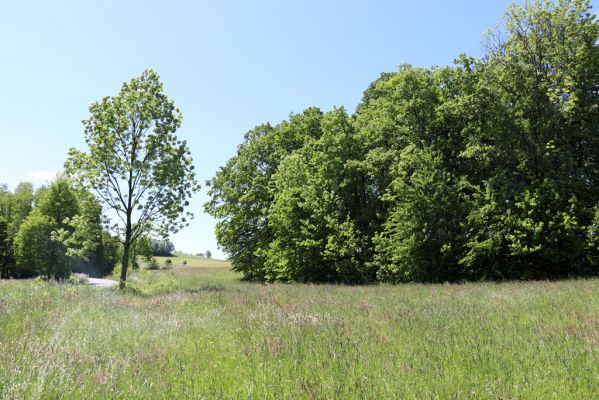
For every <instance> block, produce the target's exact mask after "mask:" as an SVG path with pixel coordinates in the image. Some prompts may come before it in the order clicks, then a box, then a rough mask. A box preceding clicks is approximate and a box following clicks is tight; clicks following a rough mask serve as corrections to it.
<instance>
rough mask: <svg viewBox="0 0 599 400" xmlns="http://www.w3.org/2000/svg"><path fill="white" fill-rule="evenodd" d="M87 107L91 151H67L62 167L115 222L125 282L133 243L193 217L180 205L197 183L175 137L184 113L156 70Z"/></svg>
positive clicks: (113, 227)
mask: <svg viewBox="0 0 599 400" xmlns="http://www.w3.org/2000/svg"><path fill="white" fill-rule="evenodd" d="M89 111H90V113H91V115H90V117H89V118H88V119H86V120H84V121H83V124H84V126H85V140H86V142H87V144H88V146H89V152H87V153H86V152H82V151H79V150H76V149H71V150H69V157H68V159H67V161H66V163H65V170H66V171H67V173H69V174H70V175H72V176H73V177H74V178H75V179H76V181H78V182H80V184H81V185H82V186H84V187H86V188H87V189H90V190H92V191H93V192H95V193H96V194H97V196H98V197H99V199H100V200H101V202H102V203H103V204H104V206H105V208H106V209H107V210H108V211H109V214H108V215H107V216H108V217H109V220H112V221H116V223H112V222H111V225H110V227H109V228H110V229H111V230H112V231H113V232H114V233H116V234H117V235H118V236H119V237H120V238H121V241H122V244H123V250H124V251H123V258H122V269H121V279H120V281H121V282H120V286H121V287H124V286H125V282H126V280H127V267H128V264H129V253H130V250H131V249H132V246H134V244H135V242H136V240H137V239H139V238H140V237H142V236H143V235H146V234H149V233H151V232H154V233H158V234H160V235H162V236H163V237H166V235H167V234H168V233H169V232H171V233H175V232H177V231H179V230H180V229H181V228H183V227H184V226H187V225H189V223H188V220H189V219H191V218H193V214H191V213H190V212H184V207H185V206H187V205H188V204H189V202H188V199H189V198H190V197H191V195H192V194H193V193H194V192H196V191H198V190H199V188H200V186H199V184H198V182H197V181H196V178H195V172H194V166H193V165H192V158H191V155H190V154H191V153H190V152H189V148H188V147H187V144H186V142H185V141H180V140H178V139H177V137H176V136H175V135H174V133H175V131H176V130H177V128H179V126H180V125H181V113H180V112H179V109H177V108H175V106H174V103H173V101H172V100H169V98H168V97H167V96H166V95H165V94H164V93H163V91H162V83H161V82H160V77H159V76H158V74H157V73H156V72H154V71H152V70H146V71H144V72H143V73H142V75H141V76H140V77H138V78H134V79H131V81H129V82H125V83H123V86H122V88H121V91H120V93H119V94H117V95H116V96H108V97H104V98H103V99H102V100H101V101H99V102H96V103H93V104H92V105H91V106H90V107H89Z"/></svg>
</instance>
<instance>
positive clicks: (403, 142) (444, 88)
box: [205, 0, 599, 282]
mask: <svg viewBox="0 0 599 400" xmlns="http://www.w3.org/2000/svg"><path fill="white" fill-rule="evenodd" d="M598 39H599V24H598V23H597V21H596V20H595V16H594V15H593V14H592V13H591V11H590V3H589V2H588V1H585V0H560V1H557V2H550V1H544V0H543V1H542V0H537V1H531V2H527V3H525V4H524V5H515V4H514V5H511V6H510V7H509V8H508V10H507V12H506V14H505V17H504V19H503V21H502V24H501V25H499V27H498V28H496V29H495V30H494V31H491V32H490V33H488V34H487V35H486V48H487V54H486V55H485V57H484V58H483V59H481V60H475V59H473V58H470V57H468V56H466V55H461V56H459V57H458V59H457V60H456V61H455V64H454V65H453V66H448V67H445V68H440V69H439V68H431V69H422V68H414V67H411V66H409V65H402V66H401V67H400V68H399V70H398V71H397V72H394V73H385V74H382V75H381V77H380V78H379V79H378V80H376V81H375V82H373V83H372V84H371V85H370V86H369V87H368V89H367V90H366V91H365V93H364V96H363V100H362V102H361V103H360V105H359V106H358V108H357V110H356V113H355V115H353V116H348V115H346V113H345V111H344V110H343V109H334V110H333V111H331V112H329V113H325V114H323V113H321V112H320V111H319V110H318V109H315V108H310V109H307V110H306V111H304V112H303V113H302V114H296V115H291V117H290V118H289V120H288V121H283V122H281V123H280V124H278V125H276V126H274V127H273V126H272V125H270V124H265V125H261V126H259V127H257V128H255V129H254V130H252V131H250V132H248V134H246V137H245V142H244V143H243V144H242V145H241V146H239V148H238V151H237V154H236V155H235V156H234V157H233V158H231V159H230V160H229V162H228V163H227V164H226V165H225V166H224V167H223V168H221V170H220V171H219V172H218V173H217V174H216V176H215V177H214V178H213V179H212V180H211V181H209V182H208V184H209V186H210V191H209V194H210V196H211V200H210V201H209V202H208V203H207V204H206V206H205V208H206V211H207V212H208V213H210V214H211V215H213V216H214V217H216V218H217V219H218V223H217V228H216V235H217V239H218V242H219V245H220V246H221V247H222V248H223V250H224V251H225V252H226V253H227V254H228V256H229V258H230V260H231V262H232V264H233V268H234V270H236V271H239V272H242V273H243V274H244V276H245V277H246V278H248V279H258V280H268V281H277V280H280V281H313V282H323V281H335V282H370V281H374V280H379V281H390V282H398V281H414V280H416V281H434V282H439V281H460V280H464V279H519V278H525V279H542V278H560V277H568V276H581V275H595V274H598V273H599V268H598V261H597V260H598V256H597V250H598V249H597V244H596V243H597V240H598V239H597V234H596V232H597V228H596V226H597V216H596V211H595V210H596V209H595V207H596V205H597V198H599V185H597V182H599V137H598V136H597V126H599V91H598V90H597V82H599V47H597V45H596V43H597V40H598Z"/></svg>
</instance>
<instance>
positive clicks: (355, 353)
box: [0, 257, 599, 399]
mask: <svg viewBox="0 0 599 400" xmlns="http://www.w3.org/2000/svg"><path fill="white" fill-rule="evenodd" d="M179 259H181V260H182V258H180V257H177V261H179ZM173 262H174V264H175V267H174V269H173V270H172V271H143V270H141V271H136V272H134V273H133V274H132V275H131V283H130V286H131V289H129V290H128V291H126V292H125V293H122V292H119V291H118V290H116V289H94V288H89V287H87V286H83V285H76V286H69V285H58V284H50V283H46V282H42V281H19V282H17V281H2V282H1V283H0V398H3V399H4V398H7V399H20V398H26V399H39V398H44V399H47V398H65V397H68V398H82V399H87V398H111V399H112V398H197V399H202V398H207V399H223V398H224V399H226V398H231V399H238V398H252V399H281V398H322V399H325V398H328V399H343V398H385V399H386V398H427V399H428V398H439V399H446V398H558V399H573V398H585V399H591V398H597V397H598V395H597V393H599V280H586V281H582V280H580V281H566V282H559V283H551V282H531V283H506V284H492V283H484V284H465V285H430V286H425V285H401V286H386V285H381V286H360V287H351V286H333V285H323V286H317V285H300V284H293V285H284V284H280V285H261V284H251V283H243V282H239V281H238V280H237V276H236V275H235V274H233V273H231V272H230V271H228V264H227V263H226V262H219V261H214V260H205V259H203V260H202V259H195V258H194V259H193V260H192V259H191V258H189V259H188V263H187V265H186V266H180V265H178V264H177V263H175V259H174V258H173Z"/></svg>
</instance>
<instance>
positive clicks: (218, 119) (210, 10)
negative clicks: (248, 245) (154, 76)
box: [0, 0, 596, 257]
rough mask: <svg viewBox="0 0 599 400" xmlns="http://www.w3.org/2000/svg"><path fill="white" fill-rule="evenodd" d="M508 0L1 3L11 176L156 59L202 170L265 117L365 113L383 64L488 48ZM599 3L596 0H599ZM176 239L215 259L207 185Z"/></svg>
mask: <svg viewBox="0 0 599 400" xmlns="http://www.w3.org/2000/svg"><path fill="white" fill-rule="evenodd" d="M508 3H509V1H507V0H485V1H481V0H462V1H451V0H429V1H414V0H410V1H404V0H395V1H377V0H370V1H368V0H364V1H352V0H343V1H337V0H335V1H326V0H320V1H313V0H308V1H293V2H292V1H284V0H278V1H275V0H273V1H259V0H257V1H238V2H232V1H212V2H207V1H126V0H119V1H113V0H110V1H106V0H102V1H92V0H89V1H86V0H81V1H60V0H57V1H27V0H23V1H17V0H13V1H8V0H0V4H1V11H0V94H1V95H0V121H1V125H0V182H4V183H7V184H8V185H9V187H10V188H11V189H14V187H15V186H16V184H17V183H18V182H19V181H31V182H33V183H34V184H35V185H36V186H40V185H41V184H43V183H44V182H45V181H46V180H47V179H48V176H50V175H51V174H52V173H53V172H55V171H59V170H60V169H61V168H62V164H63V162H64V160H65V158H66V154H67V150H68V149H69V148H70V147H78V148H80V149H85V146H84V141H83V129H82V125H81V120H82V119H84V118H86V117H87V116H88V106H89V104H90V103H92V102H94V101H96V100H99V99H101V98H102V97H103V96H107V95H112V94H116V93H117V92H118V91H119V89H120V85H121V83H122V82H123V81H125V80H128V79H130V78H132V77H134V76H137V75H139V74H140V73H141V72H142V71H143V70H144V69H146V68H153V69H154V70H156V71H157V72H158V73H159V74H160V75H161V77H162V81H163V82H164V86H165V92H166V93H167V95H168V96H169V97H170V98H172V99H173V100H174V101H175V103H176V105H177V106H178V107H179V108H180V110H181V112H182V114H183V123H182V126H181V128H180V130H179V131H178V133H177V135H178V136H179V137H180V138H182V139H186V140H187V141H188V144H189V147H190V148H191V151H192V154H193V157H194V161H195V165H196V169H197V171H198V175H199V178H200V179H201V181H202V182H203V181H205V180H206V179H208V178H210V177H211V176H213V175H214V173H215V172H216V170H217V169H218V167H219V166H221V165H223V164H224V163H225V162H226V160H227V159H228V158H229V157H231V156H232V155H233V154H234V152H235V150H236V146H237V145H238V144H239V143H241V141H242V138H243V134H244V133H245V132H246V131H247V130H249V129H251V128H253V127H254V126H256V125H258V124H260V123H263V122H267V121H270V122H272V123H278V122H280V121H281V120H282V119H285V118H287V117H288V115H289V113H290V112H300V111H302V110H303V109H305V108H306V107H309V106H319V107H321V109H323V110H329V109H330V108H331V107H333V106H345V107H346V109H347V110H348V111H350V112H353V111H354V109H355V107H356V105H357V104H358V102H359V101H360V98H361V96H362V92H363V91H364V90H365V89H366V87H367V86H368V84H369V83H370V82H372V81H373V80H375V79H376V78H377V77H378V76H379V74H380V73H381V72H384V71H394V70H395V69H396V68H397V66H398V65H399V64H403V63H410V64H413V65H417V66H423V67H426V66H431V65H439V66H442V65H446V64H449V63H451V62H452V60H453V59H454V58H455V57H456V56H457V55H458V54H459V53H462V52H465V53H468V54H470V55H472V56H475V57H480V56H481V55H482V53H483V49H482V46H481V39H482V33H483V32H484V31H485V30H487V29H489V28H492V27H493V26H494V25H496V24H497V23H498V22H499V21H500V18H501V16H502V14H503V11H504V10H505V8H506V7H507V5H508ZM595 3H596V2H593V4H595ZM595 7H596V6H595ZM202 186H203V188H202V191H201V193H200V194H198V195H196V197H195V198H194V199H193V201H192V202H191V208H192V211H194V212H195V214H196V219H195V220H194V221H193V223H192V225H191V226H190V227H188V228H187V229H186V230H184V231H182V232H181V233H179V234H177V235H176V236H174V237H172V240H173V242H174V244H175V247H176V248H177V250H181V251H187V252H193V253H196V252H203V251H205V250H207V249H210V250H211V251H212V253H213V254H214V255H215V256H216V257H222V256H223V254H222V252H221V251H219V250H217V245H216V240H215V237H214V224H215V221H214V220H212V219H211V218H210V217H209V216H208V215H205V214H204V213H203V207H202V204H203V203H204V202H205V201H206V199H207V197H206V187H205V185H202Z"/></svg>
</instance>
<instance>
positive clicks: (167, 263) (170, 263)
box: [164, 259, 173, 269]
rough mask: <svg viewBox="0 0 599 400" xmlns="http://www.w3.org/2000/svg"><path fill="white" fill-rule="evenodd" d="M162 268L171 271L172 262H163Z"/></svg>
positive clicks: (168, 260)
mask: <svg viewBox="0 0 599 400" xmlns="http://www.w3.org/2000/svg"><path fill="white" fill-rule="evenodd" d="M164 267H165V268H166V269H171V268H172V267H173V262H172V261H171V260H170V259H167V260H165V261H164Z"/></svg>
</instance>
